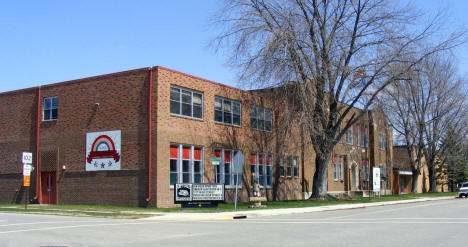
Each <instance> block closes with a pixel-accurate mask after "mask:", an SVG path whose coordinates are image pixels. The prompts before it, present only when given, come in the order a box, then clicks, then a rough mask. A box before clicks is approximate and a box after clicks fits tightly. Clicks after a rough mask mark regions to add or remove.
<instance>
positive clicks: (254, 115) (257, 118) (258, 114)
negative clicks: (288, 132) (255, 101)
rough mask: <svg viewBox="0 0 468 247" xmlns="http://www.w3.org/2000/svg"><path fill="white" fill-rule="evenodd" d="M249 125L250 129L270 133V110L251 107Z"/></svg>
mask: <svg viewBox="0 0 468 247" xmlns="http://www.w3.org/2000/svg"><path fill="white" fill-rule="evenodd" d="M250 125H251V126H252V129H256V130H263V131H271V110H268V109H265V108H262V107H258V106H254V105H251V106H250Z"/></svg>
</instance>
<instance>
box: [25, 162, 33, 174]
mask: <svg viewBox="0 0 468 247" xmlns="http://www.w3.org/2000/svg"><path fill="white" fill-rule="evenodd" d="M31 170H32V166H31V165H29V164H24V165H23V176H31Z"/></svg>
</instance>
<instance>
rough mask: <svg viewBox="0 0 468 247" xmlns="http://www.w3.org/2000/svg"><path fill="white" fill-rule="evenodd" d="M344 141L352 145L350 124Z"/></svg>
mask: <svg viewBox="0 0 468 247" xmlns="http://www.w3.org/2000/svg"><path fill="white" fill-rule="evenodd" d="M346 143H347V144H350V145H353V128H352V127H351V126H350V127H349V128H348V129H347V130H346Z"/></svg>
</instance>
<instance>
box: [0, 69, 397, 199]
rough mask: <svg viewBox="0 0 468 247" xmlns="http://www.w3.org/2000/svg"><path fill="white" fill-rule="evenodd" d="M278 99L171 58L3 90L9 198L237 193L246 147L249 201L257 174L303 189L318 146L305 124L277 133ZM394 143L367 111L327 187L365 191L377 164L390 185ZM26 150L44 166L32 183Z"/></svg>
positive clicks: (285, 191) (300, 193)
mask: <svg viewBox="0 0 468 247" xmlns="http://www.w3.org/2000/svg"><path fill="white" fill-rule="evenodd" d="M271 104H272V103H271V101H269V100H268V97H267V96H262V95H261V94H258V93H256V92H249V91H243V90H240V89H237V88H233V87H229V86H225V85H222V84H219V83H216V82H212V81H208V80H205V79H201V78H198V77H194V76H191V75H187V74H184V73H180V72H177V71H173V70H170V69H167V68H163V67H152V68H142V69H137V70H131V71H124V72H120V73H114V74H108V75H102V76H96V77H90V78H84V79H79V80H73V81H66V82H61V83H56V84H49V85H43V86H40V87H35V88H28V89H23V90H17V91H11V92H5V93H0V113H1V115H2V117H1V119H0V127H1V128H2V129H3V131H2V132H1V133H0V184H1V186H0V202H5V203H7V202H20V201H21V200H23V199H22V198H23V197H24V193H30V198H34V200H37V202H39V203H43V204H54V203H59V204H111V205H132V206H156V207H168V206H172V205H174V204H173V184H174V183H177V182H179V183H180V182H192V183H224V184H225V185H226V198H227V200H228V201H232V200H233V191H234V189H235V185H234V184H235V177H234V175H233V167H232V164H231V160H232V157H233V156H234V155H235V154H236V152H238V151H242V153H243V154H244V156H245V166H244V171H243V176H242V181H241V183H240V184H242V185H241V186H239V193H240V196H239V198H240V200H241V201H246V200H247V199H248V196H249V194H250V188H251V184H250V183H251V178H252V176H256V177H257V178H258V180H259V182H260V184H261V185H262V189H263V193H264V194H265V195H266V196H267V198H268V199H269V200H273V199H279V200H291V199H303V198H305V197H307V196H308V195H309V194H310V191H311V190H312V178H313V172H314V168H313V164H314V159H315V157H314V153H313V148H312V146H311V145H310V144H308V143H307V140H306V139H307V138H303V137H302V136H301V134H300V131H299V128H297V126H296V127H294V128H293V130H292V131H290V133H288V135H287V136H285V138H283V139H282V140H281V141H279V140H278V138H277V136H278V135H275V133H276V129H275V119H276V117H275V114H276V113H275V112H272V110H271V109H272V105H271ZM355 110H356V111H359V110H358V109H355ZM292 124H293V125H294V123H292ZM391 143H392V140H391V128H390V127H389V126H388V125H387V120H386V117H385V115H384V114H383V113H382V112H381V111H380V110H378V109H376V110H372V111H369V113H368V114H366V117H365V118H364V119H362V120H361V121H360V122H359V123H357V124H356V125H355V126H353V128H351V129H350V130H348V132H347V135H345V136H344V138H343V140H341V143H339V144H338V145H337V147H336V148H335V150H334V152H333V157H332V159H331V162H330V166H329V179H328V181H329V182H328V188H329V191H330V193H334V194H352V193H362V192H363V191H366V190H367V189H368V188H369V187H368V186H369V183H370V184H371V179H372V178H370V177H371V175H369V174H371V171H372V167H380V168H381V173H382V174H383V178H384V179H383V181H382V186H381V187H382V188H383V192H385V193H388V192H389V191H391V182H392V181H391V179H387V178H388V177H389V176H390V175H389V174H391V170H392V145H391ZM24 151H29V152H32V153H33V167H34V168H35V170H34V171H33V173H32V176H31V177H32V178H31V187H29V188H28V189H25V188H24V187H22V164H21V153H22V152H24ZM214 157H218V158H220V160H221V161H220V163H219V165H216V166H215V165H213V164H212V163H211V160H212V158H214Z"/></svg>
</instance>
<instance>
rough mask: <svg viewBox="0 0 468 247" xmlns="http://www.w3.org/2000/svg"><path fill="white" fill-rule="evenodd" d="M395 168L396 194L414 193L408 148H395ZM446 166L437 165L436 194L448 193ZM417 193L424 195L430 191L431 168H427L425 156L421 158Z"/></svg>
mask: <svg viewBox="0 0 468 247" xmlns="http://www.w3.org/2000/svg"><path fill="white" fill-rule="evenodd" d="M393 150H394V166H393V181H394V184H395V186H394V187H393V193H394V194H397V195H398V194H406V193H411V192H412V183H413V172H416V171H413V169H412V168H411V163H410V156H409V154H408V149H407V146H394V147H393ZM413 155H414V156H416V150H414V149H413ZM446 170H447V168H446V166H445V165H443V164H440V161H438V162H437V165H436V188H435V191H436V192H447V191H448V176H447V172H446ZM416 177H417V180H418V181H417V183H416V190H415V191H416V192H417V193H423V192H428V191H429V188H430V186H429V183H430V181H429V167H428V166H427V162H426V158H425V157H424V155H423V156H422V157H421V168H420V170H419V173H418V174H417V176H416Z"/></svg>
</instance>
